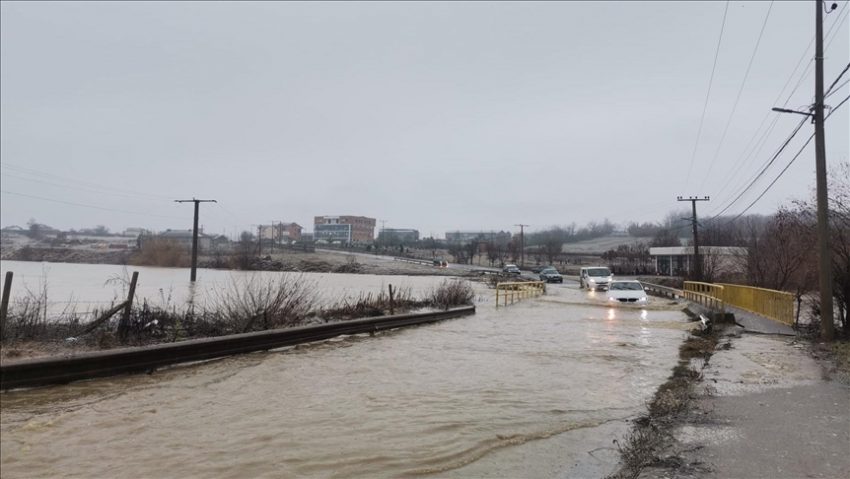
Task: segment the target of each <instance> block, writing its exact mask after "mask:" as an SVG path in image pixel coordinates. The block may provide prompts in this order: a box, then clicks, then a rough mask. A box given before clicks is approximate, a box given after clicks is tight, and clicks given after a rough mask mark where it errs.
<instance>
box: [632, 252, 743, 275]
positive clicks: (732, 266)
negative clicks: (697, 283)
mask: <svg viewBox="0 0 850 479" xmlns="http://www.w3.org/2000/svg"><path fill="white" fill-rule="evenodd" d="M699 254H700V256H702V257H703V265H704V269H705V270H706V271H708V270H709V269H710V270H711V271H712V272H713V273H714V274H739V273H744V272H745V267H746V260H747V248H741V247H737V246H703V247H701V248H700V249H699ZM649 256H650V257H652V260H653V263H654V264H655V272H656V273H659V274H663V275H667V276H684V275H685V274H687V273H688V272H690V271H693V257H694V247H693V246H663V247H657V248H649Z"/></svg>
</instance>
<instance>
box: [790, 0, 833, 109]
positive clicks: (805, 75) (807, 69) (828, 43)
mask: <svg viewBox="0 0 850 479" xmlns="http://www.w3.org/2000/svg"><path fill="white" fill-rule="evenodd" d="M848 3H850V2H844V5H842V6H841V11H842V12H843V11H844V10H845V9H846V7H847V4H848ZM848 15H850V12H846V13H845V14H844V16H843V17H841V20H835V21H833V22H832V25H830V26H829V30H828V31H827V32H826V35H827V36H829V35H830V33H832V32H833V31H834V32H835V34H834V35H833V36H832V38H831V39H830V40H829V42H827V44H826V49H827V50H828V49H829V46H830V45H831V44H832V41H833V40H835V37H837V36H838V32H839V30H840V29H841V25H843V24H844V21H845V20H847V16H848ZM812 43H814V37H812V41H811V42H810V43H809V47H811V44H812ZM806 51H808V48H807V49H806ZM814 63H815V61H814V58H811V59H809V63H807V64H806V68H805V70H803V74H802V76H800V79H799V80H798V81H797V84H796V85H794V89H793V90H791V93H789V94H788V98H787V99H786V100H785V103H783V104H782V106H783V107H786V106H788V103H789V102H790V101H791V97H793V96H794V93H796V92H797V89H798V88H800V85H802V84H803V81H804V80H805V79H806V78H808V76H809V68H811V67H812V65H814Z"/></svg>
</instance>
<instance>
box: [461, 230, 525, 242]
mask: <svg viewBox="0 0 850 479" xmlns="http://www.w3.org/2000/svg"><path fill="white" fill-rule="evenodd" d="M474 240H479V241H489V242H492V243H497V244H506V243H508V242H510V240H511V233H510V232H509V231H449V232H447V233H446V243H455V244H463V243H469V242H470V241H474Z"/></svg>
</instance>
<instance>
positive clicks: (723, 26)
mask: <svg viewBox="0 0 850 479" xmlns="http://www.w3.org/2000/svg"><path fill="white" fill-rule="evenodd" d="M728 12H729V0H726V7H725V8H724V9H723V20H722V22H721V23H720V36H719V37H718V38H717V47H715V50H714V64H712V66H711V76H710V77H709V78H708V91H706V92H705V103H704V104H703V106H702V115H701V116H700V119H699V128H698V129H697V139H696V141H695V142H694V151H693V152H692V153H691V164H690V166H689V167H688V176H687V178H686V179H685V184H687V183H688V182H689V181H690V180H691V172H692V171H693V168H694V159H695V158H696V156H697V147H698V146H699V139H700V136H702V126H703V123H704V122H705V112H706V111H707V110H708V98H709V96H710V95H711V85H713V84H714V72H715V70H716V69H717V58H718V57H719V56H720V44H721V42H722V41H723V30H725V29H726V14H727V13H728Z"/></svg>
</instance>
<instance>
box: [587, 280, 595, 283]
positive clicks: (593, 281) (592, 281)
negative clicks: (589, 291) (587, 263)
mask: <svg viewBox="0 0 850 479" xmlns="http://www.w3.org/2000/svg"><path fill="white" fill-rule="evenodd" d="M588 281H589V282H591V283H595V282H596V280H595V279H591V280H588Z"/></svg>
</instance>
